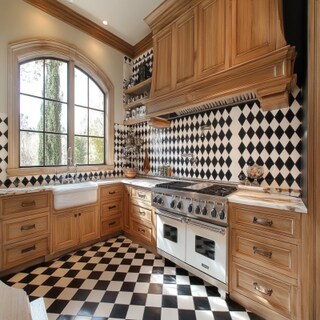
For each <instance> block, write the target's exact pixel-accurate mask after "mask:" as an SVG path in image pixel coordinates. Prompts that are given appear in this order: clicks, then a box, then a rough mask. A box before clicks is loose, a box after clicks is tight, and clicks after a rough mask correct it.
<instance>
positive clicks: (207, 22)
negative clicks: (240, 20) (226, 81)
mask: <svg viewBox="0 0 320 320" xmlns="http://www.w3.org/2000/svg"><path fill="white" fill-rule="evenodd" d="M227 7H228V1H225V0H215V1H212V0H206V1H202V2H201V3H200V4H199V24H198V25H199V32H198V34H199V36H198V71H199V77H206V76H210V75H211V74H213V73H216V72H219V71H222V70H225V69H226V68H227V67H228V59H227V56H228V54H227V51H228V44H229V43H228V41H227V36H226V35H227V34H230V24H229V23H228V22H229V19H228V17H227V13H228V10H227Z"/></svg>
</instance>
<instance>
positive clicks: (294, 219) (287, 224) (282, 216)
mask: <svg viewBox="0 0 320 320" xmlns="http://www.w3.org/2000/svg"><path fill="white" fill-rule="evenodd" d="M232 212H233V214H232V217H231V219H232V222H233V223H235V224H239V225H243V226H246V227H247V228H250V229H251V228H254V229H257V230H260V231H263V232H267V233H271V234H273V235H275V236H277V235H282V236H286V237H291V238H294V237H298V238H300V233H299V230H300V216H299V215H292V214H289V213H288V212H286V211H280V210H272V209H263V208H260V207H254V206H240V205H237V206H232Z"/></svg>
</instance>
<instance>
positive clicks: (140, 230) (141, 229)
mask: <svg viewBox="0 0 320 320" xmlns="http://www.w3.org/2000/svg"><path fill="white" fill-rule="evenodd" d="M138 231H139V232H141V233H143V234H145V233H146V230H144V229H143V228H138Z"/></svg>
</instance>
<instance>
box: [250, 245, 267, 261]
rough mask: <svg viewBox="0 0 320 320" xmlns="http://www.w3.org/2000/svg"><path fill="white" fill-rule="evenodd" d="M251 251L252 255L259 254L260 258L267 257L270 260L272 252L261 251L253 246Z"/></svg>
mask: <svg viewBox="0 0 320 320" xmlns="http://www.w3.org/2000/svg"><path fill="white" fill-rule="evenodd" d="M252 250H253V253H254V254H259V255H260V256H263V257H267V258H269V259H271V257H272V252H271V251H266V250H263V249H261V248H258V247H256V246H253V247H252Z"/></svg>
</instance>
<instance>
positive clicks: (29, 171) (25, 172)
mask: <svg viewBox="0 0 320 320" xmlns="http://www.w3.org/2000/svg"><path fill="white" fill-rule="evenodd" d="M113 169H114V166H113V165H97V166H95V165H92V166H77V172H78V173H80V172H100V171H108V170H113ZM74 171H75V166H70V167H69V172H71V173H72V172H74ZM66 172H67V166H62V167H60V166H59V167H33V168H8V169H7V176H8V177H25V176H34V175H54V174H55V173H57V174H62V173H66Z"/></svg>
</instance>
